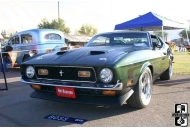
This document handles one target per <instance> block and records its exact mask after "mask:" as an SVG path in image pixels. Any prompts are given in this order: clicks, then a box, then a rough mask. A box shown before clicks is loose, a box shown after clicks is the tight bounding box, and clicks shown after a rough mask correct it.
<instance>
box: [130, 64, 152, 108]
mask: <svg viewBox="0 0 190 130" xmlns="http://www.w3.org/2000/svg"><path fill="white" fill-rule="evenodd" d="M151 95H152V74H151V71H150V69H149V68H148V67H147V68H146V69H145V70H144V71H143V72H142V74H141V76H140V78H139V81H138V83H137V85H136V86H135V90H134V93H133V95H132V96H131V97H130V98H129V100H128V101H127V104H128V105H129V106H132V107H136V108H144V107H146V106H148V105H149V103H150V100H151Z"/></svg>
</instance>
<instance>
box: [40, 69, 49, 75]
mask: <svg viewBox="0 0 190 130" xmlns="http://www.w3.org/2000/svg"><path fill="white" fill-rule="evenodd" d="M48 73H49V72H48V70H47V69H39V70H38V74H39V75H48Z"/></svg>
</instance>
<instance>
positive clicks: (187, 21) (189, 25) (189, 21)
mask: <svg viewBox="0 0 190 130" xmlns="http://www.w3.org/2000/svg"><path fill="white" fill-rule="evenodd" d="M187 22H189V31H190V20H187Z"/></svg>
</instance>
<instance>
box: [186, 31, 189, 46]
mask: <svg viewBox="0 0 190 130" xmlns="http://www.w3.org/2000/svg"><path fill="white" fill-rule="evenodd" d="M185 32H186V36H187V41H188V44H189V36H188V33H187V29H185Z"/></svg>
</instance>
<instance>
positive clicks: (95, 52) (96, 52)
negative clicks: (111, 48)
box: [90, 51, 106, 55]
mask: <svg viewBox="0 0 190 130" xmlns="http://www.w3.org/2000/svg"><path fill="white" fill-rule="evenodd" d="M105 53H106V52H105V51H90V55H101V54H105Z"/></svg>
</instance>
